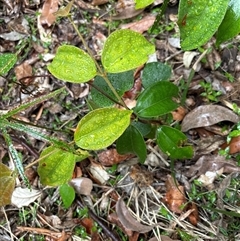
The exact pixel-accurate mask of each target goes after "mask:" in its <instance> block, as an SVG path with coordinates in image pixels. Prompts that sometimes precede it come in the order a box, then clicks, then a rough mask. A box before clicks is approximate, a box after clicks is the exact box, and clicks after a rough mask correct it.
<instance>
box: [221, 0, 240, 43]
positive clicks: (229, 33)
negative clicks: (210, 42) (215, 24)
mask: <svg viewBox="0 0 240 241" xmlns="http://www.w3.org/2000/svg"><path fill="white" fill-rule="evenodd" d="M239 33H240V1H239V0H230V2H229V5H228V9H227V12H226V15H225V17H224V19H223V21H222V23H221V25H220V26H219V28H218V32H217V42H216V44H217V45H219V44H221V43H222V42H224V41H226V40H228V39H231V38H233V37H235V36H236V35H237V34H239Z"/></svg>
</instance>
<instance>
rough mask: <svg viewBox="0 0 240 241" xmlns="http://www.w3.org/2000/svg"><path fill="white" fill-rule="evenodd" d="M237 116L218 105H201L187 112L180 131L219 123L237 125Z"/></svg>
mask: <svg viewBox="0 0 240 241" xmlns="http://www.w3.org/2000/svg"><path fill="white" fill-rule="evenodd" d="M239 120H240V118H239V116H238V115H237V114H235V113H234V112H233V111H231V110H229V109H228V108H226V107H223V106H219V105H202V106H199V107H197V108H195V109H194V110H192V111H191V112H189V113H188V114H187V115H186V116H185V117H184V119H183V122H182V131H183V132H186V131H188V130H190V129H193V128H198V127H203V126H211V125H214V124H216V123H219V122H221V121H231V122H233V123H237V122H238V121H239Z"/></svg>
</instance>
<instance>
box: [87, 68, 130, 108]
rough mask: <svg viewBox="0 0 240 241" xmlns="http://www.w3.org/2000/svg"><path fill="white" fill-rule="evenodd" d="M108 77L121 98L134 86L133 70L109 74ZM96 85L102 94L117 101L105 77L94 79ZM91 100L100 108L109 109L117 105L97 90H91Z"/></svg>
mask: <svg viewBox="0 0 240 241" xmlns="http://www.w3.org/2000/svg"><path fill="white" fill-rule="evenodd" d="M107 76H108V79H109V81H110V82H111V84H112V85H113V87H114V88H115V90H116V91H117V93H118V95H119V96H122V95H123V94H124V93H125V92H126V91H127V90H130V89H131V88H132V86H133V81H134V78H133V71H132V70H130V71H126V72H122V73H117V74H108V75H107ZM94 85H95V86H96V87H97V88H98V89H100V90H101V91H102V92H104V93H105V94H107V95H108V96H110V97H111V98H112V99H114V100H116V101H117V99H116V97H115V95H114V94H113V92H112V91H111V89H110V88H109V86H108V85H107V83H106V81H105V80H104V78H103V77H101V76H97V77H96V78H95V79H94ZM91 98H92V100H93V101H94V102H95V103H97V104H98V105H99V106H100V107H107V106H112V105H113V104H115V103H114V102H113V101H112V100H110V99H109V98H107V97H106V96H105V95H103V94H102V93H101V92H99V91H98V90H97V89H95V88H92V90H91Z"/></svg>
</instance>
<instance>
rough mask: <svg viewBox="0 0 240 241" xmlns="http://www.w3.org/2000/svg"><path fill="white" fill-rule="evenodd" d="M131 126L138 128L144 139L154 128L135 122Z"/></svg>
mask: <svg viewBox="0 0 240 241" xmlns="http://www.w3.org/2000/svg"><path fill="white" fill-rule="evenodd" d="M131 125H133V126H134V127H135V128H137V129H138V130H139V131H140V133H141V134H142V136H144V137H145V136H146V135H148V134H149V133H150V132H151V130H152V126H151V125H150V124H148V123H142V122H140V121H133V122H132V123H131Z"/></svg>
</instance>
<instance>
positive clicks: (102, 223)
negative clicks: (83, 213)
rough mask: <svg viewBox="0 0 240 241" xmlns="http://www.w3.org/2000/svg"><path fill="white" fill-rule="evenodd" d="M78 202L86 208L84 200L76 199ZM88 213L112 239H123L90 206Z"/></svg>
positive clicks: (119, 240) (116, 240) (113, 240)
mask: <svg viewBox="0 0 240 241" xmlns="http://www.w3.org/2000/svg"><path fill="white" fill-rule="evenodd" d="M76 201H77V204H78V205H79V206H80V207H81V208H85V207H86V205H85V204H83V203H82V201H80V200H79V199H77V200H76ZM88 213H89V216H90V217H91V218H92V219H93V220H94V221H95V222H97V223H98V225H99V226H100V227H101V228H102V229H103V231H104V232H105V234H106V235H107V236H108V237H109V238H111V239H112V241H121V239H120V237H119V236H118V235H117V234H116V233H114V232H113V231H112V230H110V229H109V228H108V227H107V226H106V224H105V223H104V222H103V221H102V220H101V219H100V218H99V217H98V216H97V215H95V214H94V213H93V212H92V211H91V210H90V209H89V208H88Z"/></svg>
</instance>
